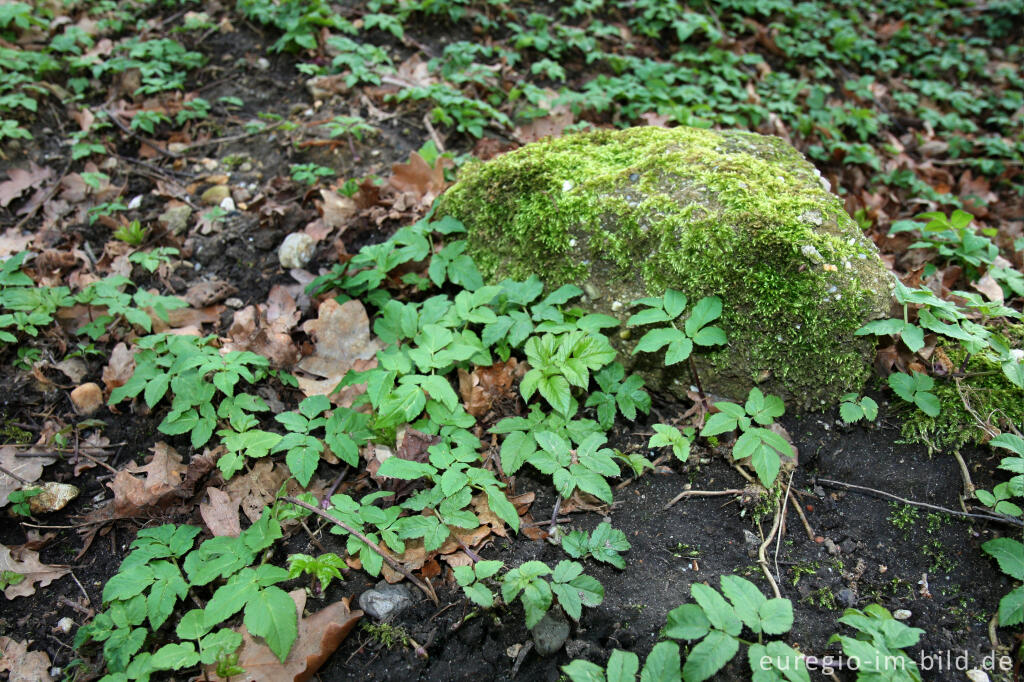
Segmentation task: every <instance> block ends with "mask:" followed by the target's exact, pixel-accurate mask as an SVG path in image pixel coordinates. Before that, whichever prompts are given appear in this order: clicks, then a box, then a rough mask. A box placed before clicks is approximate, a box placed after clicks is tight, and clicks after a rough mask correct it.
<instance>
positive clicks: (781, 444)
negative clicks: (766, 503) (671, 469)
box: [700, 386, 795, 488]
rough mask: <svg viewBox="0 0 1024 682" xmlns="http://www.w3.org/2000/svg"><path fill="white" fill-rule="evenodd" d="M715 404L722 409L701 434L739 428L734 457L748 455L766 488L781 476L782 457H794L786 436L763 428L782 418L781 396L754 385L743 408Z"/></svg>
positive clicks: (710, 434) (710, 419) (746, 457)
mask: <svg viewBox="0 0 1024 682" xmlns="http://www.w3.org/2000/svg"><path fill="white" fill-rule="evenodd" d="M715 407H716V408H718V410H719V412H717V413H716V414H713V415H711V417H709V418H708V421H707V423H706V424H704V428H703V429H701V432H700V435H702V436H717V435H718V434H720V433H726V432H728V431H735V430H736V429H739V430H740V432H741V433H740V436H739V438H737V439H736V442H735V443H734V444H733V448H732V456H733V459H735V460H737V461H739V460H744V459H748V458H749V459H750V463H751V465H752V466H753V467H754V471H756V472H757V477H758V479H759V480H760V481H761V484H762V485H764V486H765V487H766V488H768V487H771V485H772V483H774V482H775V477H776V476H778V475H779V468H780V466H781V459H780V457H787V458H788V459H790V460H793V459H795V457H794V453H793V446H792V445H790V444H789V442H787V441H786V439H785V438H783V437H782V436H780V435H779V434H777V433H775V432H774V431H771V430H770V429H767V428H762V427H766V426H770V425H771V423H772V422H773V421H774V420H775V418H776V417H781V416H782V414H783V413H784V412H785V411H786V408H785V405H784V404H783V402H782V399H781V398H779V397H777V396H774V395H769V396H765V395H764V394H763V393H762V392H761V389H759V388H757V387H756V386H755V387H754V388H752V389H750V393H749V394H748V396H747V402H746V404H745V405H744V406H743V407H740V406H739V405H737V404H736V403H727V402H717V403H715ZM754 424H759V425H760V426H754Z"/></svg>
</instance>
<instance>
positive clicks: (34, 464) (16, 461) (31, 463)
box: [0, 445, 57, 507]
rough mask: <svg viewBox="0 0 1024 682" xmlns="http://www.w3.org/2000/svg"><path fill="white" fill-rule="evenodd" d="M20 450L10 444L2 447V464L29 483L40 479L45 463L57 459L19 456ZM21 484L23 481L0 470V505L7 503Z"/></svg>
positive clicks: (0, 451) (0, 463)
mask: <svg viewBox="0 0 1024 682" xmlns="http://www.w3.org/2000/svg"><path fill="white" fill-rule="evenodd" d="M19 452H21V450H19V449H18V448H15V447H12V446H10V445H5V446H4V447H0V466H3V468H4V469H6V470H7V471H9V472H11V473H12V474H15V475H16V476H18V477H19V478H21V479H23V480H25V481H28V482H29V483H32V482H33V481H37V480H39V477H40V476H42V475H43V467H44V466H45V465H47V464H53V463H54V462H56V461H57V460H56V459H55V458H53V457H18V456H17V455H18V453H19ZM21 486H22V481H19V480H18V479H17V478H13V477H11V476H8V475H7V474H5V473H4V472H3V471H0V507H3V506H4V505H6V504H7V498H8V496H9V495H10V494H11V492H13V491H15V490H17V489H18V488H20V487H21Z"/></svg>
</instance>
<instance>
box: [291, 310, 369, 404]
mask: <svg viewBox="0 0 1024 682" xmlns="http://www.w3.org/2000/svg"><path fill="white" fill-rule="evenodd" d="M302 328H303V330H304V331H305V332H306V333H307V334H309V335H310V336H311V337H313V338H314V339H315V340H316V351H315V352H314V353H313V354H312V355H309V356H307V357H305V358H303V359H302V360H301V361H299V364H298V365H297V367H298V368H299V369H300V370H302V371H303V372H307V373H309V374H312V375H315V376H317V377H320V379H310V378H308V377H302V376H300V377H298V380H299V388H301V389H302V391H303V392H304V393H305V394H306V395H307V396H310V395H329V394H330V393H331V391H333V390H334V387H335V386H337V385H338V382H339V381H341V378H342V377H343V376H345V373H346V372H348V370H350V369H353V368H355V366H356V363H357V362H359V361H362V363H364V364H363V367H373V366H376V357H375V356H376V353H377V350H378V348H379V345H378V343H377V342H376V341H374V340H373V339H372V338H371V337H370V319H369V318H368V317H367V315H366V309H365V308H364V307H363V304H362V303H360V302H359V301H356V300H352V301H347V302H346V303H343V304H339V303H338V302H337V301H335V300H334V299H327V300H326V301H324V302H323V303H321V304H320V308H319V310H318V318H317V319H316V320H309V321H307V322H306V323H305V324H304V325H303V326H302ZM369 363H372V364H369ZM343 395H344V394H343V393H336V394H334V395H333V396H331V399H332V401H333V402H335V403H336V404H338V403H339V402H340V401H341V400H342V399H343ZM349 400H351V398H349Z"/></svg>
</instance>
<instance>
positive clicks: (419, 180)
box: [388, 152, 448, 205]
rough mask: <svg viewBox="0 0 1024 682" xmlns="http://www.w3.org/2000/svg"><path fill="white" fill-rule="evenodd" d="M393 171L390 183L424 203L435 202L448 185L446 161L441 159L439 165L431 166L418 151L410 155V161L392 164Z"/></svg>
mask: <svg viewBox="0 0 1024 682" xmlns="http://www.w3.org/2000/svg"><path fill="white" fill-rule="evenodd" d="M391 173H392V175H391V178H390V179H389V180H388V184H390V185H391V186H392V187H393V188H395V189H396V190H398V191H399V192H405V193H409V194H412V195H413V196H415V197H416V199H417V200H418V201H419V203H421V204H423V205H429V204H431V203H433V201H434V199H436V198H437V197H438V195H440V194H441V192H443V191H444V188H445V187H447V186H448V183H446V182H445V180H444V163H443V162H442V161H441V160H440V159H439V160H438V163H437V165H436V166H433V167H431V165H430V164H429V163H427V162H426V161H425V160H424V159H423V157H422V156H420V155H419V153H417V152H413V153H412V154H410V155H409V163H396V164H394V165H393V166H391Z"/></svg>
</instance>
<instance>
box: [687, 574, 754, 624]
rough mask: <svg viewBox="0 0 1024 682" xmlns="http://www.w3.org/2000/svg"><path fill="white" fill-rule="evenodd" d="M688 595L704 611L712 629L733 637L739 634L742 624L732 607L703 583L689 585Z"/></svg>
mask: <svg viewBox="0 0 1024 682" xmlns="http://www.w3.org/2000/svg"><path fill="white" fill-rule="evenodd" d="M690 594H692V595H693V598H694V600H696V602H697V603H698V604H700V607H701V608H702V609H704V615H705V616H707V619H708V620H709V621H710V622H711V625H712V626H713V627H714V628H716V629H718V630H722V631H723V632H726V633H728V634H730V635H733V636H737V635H739V634H740V631H741V630H742V629H743V624H742V623H741V622H740V619H739V618H737V617H736V613H735V612H734V611H733V608H732V606H730V605H729V603H728V602H727V601H725V598H724V597H723V596H722V595H721V594H719V593H718V592H717V591H716V590H715V589H713V588H711V587H708V586H707V585H705V584H703V583H693V584H692V585H690Z"/></svg>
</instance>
